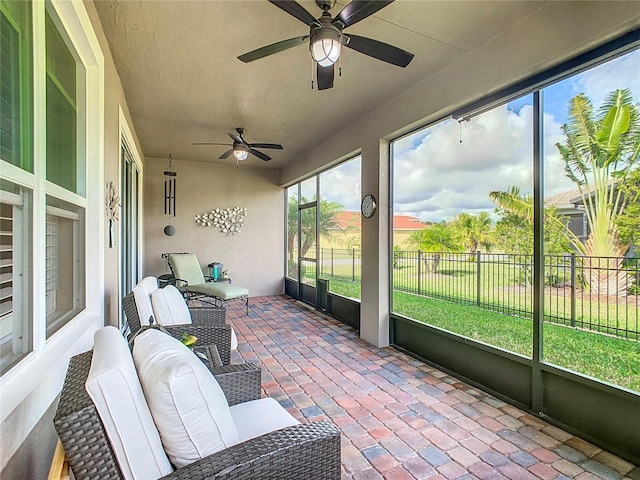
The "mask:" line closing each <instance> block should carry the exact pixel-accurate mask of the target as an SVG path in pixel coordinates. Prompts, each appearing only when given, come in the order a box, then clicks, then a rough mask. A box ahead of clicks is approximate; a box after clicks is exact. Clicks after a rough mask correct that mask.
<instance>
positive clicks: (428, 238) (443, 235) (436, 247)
mask: <svg viewBox="0 0 640 480" xmlns="http://www.w3.org/2000/svg"><path fill="white" fill-rule="evenodd" d="M407 242H408V243H409V244H410V245H412V246H413V247H415V248H417V249H418V250H421V251H424V252H432V253H433V255H430V256H428V257H427V258H425V264H426V266H427V271H430V272H433V273H436V272H437V271H438V265H439V264H440V260H441V259H442V254H443V253H447V252H461V251H462V250H463V248H462V245H461V244H460V241H459V237H458V233H457V232H456V229H455V228H453V227H452V226H451V224H447V223H445V222H441V223H434V224H432V225H430V226H428V227H427V228H425V229H423V230H418V231H416V232H413V233H412V234H411V236H410V237H409V238H408V240H407Z"/></svg>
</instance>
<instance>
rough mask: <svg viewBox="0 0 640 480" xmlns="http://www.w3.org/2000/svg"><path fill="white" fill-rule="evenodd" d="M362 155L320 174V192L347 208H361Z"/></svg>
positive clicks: (352, 209) (326, 197)
mask: <svg viewBox="0 0 640 480" xmlns="http://www.w3.org/2000/svg"><path fill="white" fill-rule="evenodd" d="M360 163H361V162H360V157H356V158H355V159H353V160H350V161H347V162H345V163H342V164H340V165H338V166H337V167H335V168H332V169H331V170H328V171H326V172H324V173H322V174H320V194H321V196H322V198H324V199H325V200H328V201H330V202H338V203H340V204H341V205H342V206H343V207H344V209H345V210H351V211H358V210H360Z"/></svg>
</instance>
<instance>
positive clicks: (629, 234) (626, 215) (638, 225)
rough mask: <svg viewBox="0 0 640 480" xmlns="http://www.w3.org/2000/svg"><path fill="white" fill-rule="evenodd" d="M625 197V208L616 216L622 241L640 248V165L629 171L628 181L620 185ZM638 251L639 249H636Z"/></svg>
mask: <svg viewBox="0 0 640 480" xmlns="http://www.w3.org/2000/svg"><path fill="white" fill-rule="evenodd" d="M619 188H620V190H621V192H622V194H623V195H624V197H625V203H626V206H625V209H624V211H623V212H622V213H621V214H620V215H618V216H617V217H616V226H617V227H618V230H619V232H620V241H622V242H623V243H625V244H630V245H634V246H635V247H636V249H638V248H640V167H636V168H635V169H634V170H633V171H631V172H630V173H629V176H628V177H627V181H626V182H624V183H623V184H621V185H620V187H619ZM636 252H638V250H636Z"/></svg>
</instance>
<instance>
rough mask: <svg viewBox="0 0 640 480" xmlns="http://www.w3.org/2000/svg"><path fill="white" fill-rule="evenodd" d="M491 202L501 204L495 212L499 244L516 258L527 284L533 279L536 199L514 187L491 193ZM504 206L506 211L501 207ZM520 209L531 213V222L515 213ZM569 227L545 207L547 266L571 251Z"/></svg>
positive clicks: (555, 212) (555, 213) (497, 242)
mask: <svg viewBox="0 0 640 480" xmlns="http://www.w3.org/2000/svg"><path fill="white" fill-rule="evenodd" d="M490 197H491V199H492V200H493V201H494V203H496V204H497V205H499V207H498V208H497V209H496V212H497V213H498V215H500V219H499V220H498V221H497V222H496V226H495V242H496V245H497V246H498V247H499V248H500V249H502V250H504V252H505V253H507V254H509V255H511V256H512V257H513V258H514V262H515V263H516V264H517V265H518V266H519V269H520V271H521V274H520V279H521V282H522V283H524V284H530V283H531V281H532V280H533V270H532V268H533V264H532V261H531V256H532V255H533V221H532V218H533V197H531V195H525V196H522V195H520V191H519V190H518V188H517V187H511V188H510V189H509V190H508V192H491V194H490ZM500 206H502V207H503V208H500ZM514 208H516V209H518V208H519V209H521V210H524V211H526V212H530V213H531V219H529V218H527V216H526V215H522V214H516V213H513V210H512V209H514ZM565 225H566V224H565V223H564V222H563V221H562V219H561V218H560V217H558V214H557V211H556V208H555V207H553V206H551V207H546V208H545V211H544V252H545V263H546V264H547V265H549V264H553V265H557V264H558V262H557V261H552V262H550V261H549V260H550V259H549V257H548V255H562V254H564V253H568V252H571V251H572V249H571V242H570V241H569V239H568V238H567V235H566V233H565V231H566V230H567V228H566V226H565Z"/></svg>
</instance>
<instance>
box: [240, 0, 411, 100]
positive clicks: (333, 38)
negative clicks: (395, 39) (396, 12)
mask: <svg viewBox="0 0 640 480" xmlns="http://www.w3.org/2000/svg"><path fill="white" fill-rule="evenodd" d="M269 2H271V3H273V4H274V5H275V6H276V7H279V8H281V9H282V10H284V11H285V12H287V13H288V14H289V15H291V16H293V17H295V18H297V19H298V20H300V21H301V22H302V23H305V24H307V25H308V26H309V28H310V31H309V34H308V35H303V36H301V37H295V38H290V39H288V40H282V41H281V42H277V43H273V44H271V45H267V46H266V47H262V48H258V49H257V50H253V51H251V52H249V53H245V54H244V55H240V56H239V57H238V59H239V60H242V61H243V62H245V63H248V62H253V61H254V60H258V59H259V58H263V57H266V56H268V55H273V54H274V53H278V52H282V51H284V50H287V49H289V48H292V47H295V46H298V45H302V44H303V43H306V42H310V44H309V50H311V56H312V58H313V60H314V61H315V62H316V64H317V65H316V77H317V81H318V90H326V89H328V88H332V87H333V78H334V64H335V63H336V62H337V61H338V59H339V58H340V50H341V48H342V46H345V47H348V48H351V49H353V50H356V51H358V52H360V53H364V54H365V55H369V56H370V57H373V58H377V59H378V60H382V61H383V62H387V63H391V64H393V65H397V66H399V67H403V68H404V67H406V66H407V65H409V62H411V60H412V59H413V53H409V52H407V51H405V50H402V49H400V48H398V47H394V46H393V45H389V44H388V43H384V42H380V41H378V40H373V39H371V38H366V37H360V36H358V35H348V34H344V33H343V32H342V31H343V30H344V29H345V28H347V27H350V26H351V25H353V24H355V23H357V22H359V21H360V20H364V19H365V18H367V17H369V16H370V15H373V14H374V13H376V12H377V11H378V10H380V9H382V8H384V7H386V6H387V5H389V4H390V3H391V2H393V0H352V1H351V2H350V3H349V4H348V5H347V6H346V7H344V8H343V9H342V10H341V11H340V13H338V14H337V15H336V16H335V18H333V17H332V16H331V14H330V13H329V10H331V8H333V6H334V5H335V4H336V0H316V4H317V5H318V7H320V8H321V9H322V15H321V16H320V18H317V19H316V18H314V17H313V16H312V15H311V14H310V13H309V12H308V11H307V10H306V9H305V8H304V7H303V6H302V5H300V4H299V3H297V2H295V1H294V0H269ZM312 88H313V83H312Z"/></svg>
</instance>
